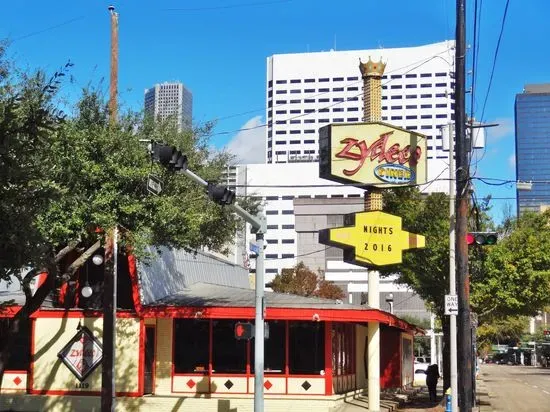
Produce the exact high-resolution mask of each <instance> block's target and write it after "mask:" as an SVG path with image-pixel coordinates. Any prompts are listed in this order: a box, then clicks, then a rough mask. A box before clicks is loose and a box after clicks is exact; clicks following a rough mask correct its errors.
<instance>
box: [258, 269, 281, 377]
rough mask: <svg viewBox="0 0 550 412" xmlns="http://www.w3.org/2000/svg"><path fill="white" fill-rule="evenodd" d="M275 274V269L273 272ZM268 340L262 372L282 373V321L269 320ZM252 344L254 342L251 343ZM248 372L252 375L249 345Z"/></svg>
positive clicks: (266, 341)
mask: <svg viewBox="0 0 550 412" xmlns="http://www.w3.org/2000/svg"><path fill="white" fill-rule="evenodd" d="M272 273H277V269H275V272H272ZM267 325H268V328H269V339H266V340H265V341H264V342H265V343H264V345H265V346H264V371H265V372H266V373H284V371H285V346H286V327H285V321H284V320H270V321H268V322H267ZM252 342H254V341H252ZM250 355H251V356H250V370H251V372H252V373H254V355H255V353H254V345H253V344H252V345H250Z"/></svg>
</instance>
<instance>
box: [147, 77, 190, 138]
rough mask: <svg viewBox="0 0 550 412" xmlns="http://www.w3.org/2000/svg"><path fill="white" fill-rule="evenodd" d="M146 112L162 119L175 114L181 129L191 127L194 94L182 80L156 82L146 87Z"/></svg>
mask: <svg viewBox="0 0 550 412" xmlns="http://www.w3.org/2000/svg"><path fill="white" fill-rule="evenodd" d="M145 114H146V115H147V116H153V117H154V118H155V119H161V120H164V119H166V118H168V117H170V116H175V119H176V121H177V124H178V129H179V130H182V129H184V128H191V126H192V121H193V95H192V94H191V92H190V91H189V90H187V88H186V87H185V86H184V85H183V83H180V82H172V83H168V82H165V83H160V84H155V85H154V86H153V87H151V88H150V89H145Z"/></svg>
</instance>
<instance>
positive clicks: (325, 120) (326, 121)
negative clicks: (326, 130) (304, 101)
mask: <svg viewBox="0 0 550 412" xmlns="http://www.w3.org/2000/svg"><path fill="white" fill-rule="evenodd" d="M328 122H329V120H328V119H319V123H328Z"/></svg>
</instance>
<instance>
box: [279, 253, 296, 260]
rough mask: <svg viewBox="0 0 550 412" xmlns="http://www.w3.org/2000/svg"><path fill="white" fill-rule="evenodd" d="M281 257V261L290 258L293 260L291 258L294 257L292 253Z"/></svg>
mask: <svg viewBox="0 0 550 412" xmlns="http://www.w3.org/2000/svg"><path fill="white" fill-rule="evenodd" d="M281 257H282V258H283V259H290V258H293V257H294V253H283V254H282V255H281Z"/></svg>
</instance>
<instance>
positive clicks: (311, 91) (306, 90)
mask: <svg viewBox="0 0 550 412" xmlns="http://www.w3.org/2000/svg"><path fill="white" fill-rule="evenodd" d="M304 92H306V93H315V89H305V90H304Z"/></svg>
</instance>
